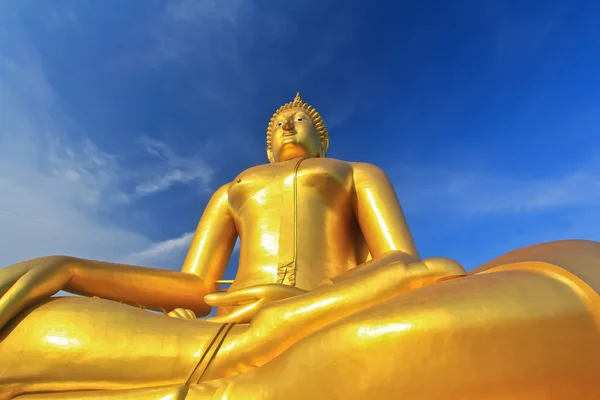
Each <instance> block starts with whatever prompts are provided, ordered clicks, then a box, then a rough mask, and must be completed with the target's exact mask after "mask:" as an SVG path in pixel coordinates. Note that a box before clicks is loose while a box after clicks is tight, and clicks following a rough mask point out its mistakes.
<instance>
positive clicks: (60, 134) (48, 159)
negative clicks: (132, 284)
mask: <svg viewBox="0 0 600 400" xmlns="http://www.w3.org/2000/svg"><path fill="white" fill-rule="evenodd" d="M4 29H6V26H5V27H4ZM11 32H12V33H13V36H12V42H10V43H9V42H7V41H5V40H3V41H0V45H1V46H2V49H3V50H4V51H3V52H2V56H1V57H0V86H1V88H2V90H0V171H1V174H0V193H2V197H1V199H0V227H1V229H0V243H1V244H2V252H1V253H0V267H1V266H5V265H8V264H11V263H14V262H17V261H21V260H23V259H27V258H32V257H37V256H43V255H49V254H69V255H73V256H79V257H89V258H96V259H105V260H106V259H108V260H116V259H120V258H121V257H123V256H124V255H127V254H132V253H133V254H135V253H136V252H140V251H143V249H148V248H154V253H152V254H155V255H156V256H157V257H158V256H159V254H160V253H161V251H166V250H168V247H165V246H162V247H161V246H158V247H156V245H154V244H153V240H152V239H151V238H149V237H148V236H147V235H145V234H143V233H140V232H138V231H137V230H136V229H135V227H125V226H120V225H118V224H116V223H115V222H114V221H112V220H111V219H109V218H107V217H106V216H107V215H109V214H110V213H113V212H114V211H116V210H118V209H120V208H123V207H125V208H123V209H124V210H125V209H127V208H126V207H129V206H130V205H131V203H133V202H135V201H138V200H139V199H140V198H142V197H145V196H148V195H151V194H155V193H158V192H161V191H166V190H168V189H169V188H171V187H172V186H173V185H176V184H191V183H195V182H198V184H199V185H200V186H201V187H205V186H206V185H208V184H209V183H210V182H211V179H212V174H213V171H212V169H211V168H210V167H208V166H207V165H206V164H204V163H203V162H202V160H201V159H200V158H198V157H184V156H181V155H179V154H178V153H177V152H176V151H175V150H174V149H172V148H171V147H169V146H168V145H167V144H165V143H162V142H160V141H157V140H150V139H141V140H140V143H139V147H138V149H137V150H133V152H137V153H138V154H146V155H148V156H149V157H148V160H146V162H145V163H142V164H140V165H132V164H130V163H127V159H126V157H124V155H123V154H116V153H110V152H107V151H104V150H103V149H101V148H100V147H99V146H98V145H97V144H96V143H95V142H94V141H93V140H92V139H90V138H89V137H88V136H87V135H86V132H85V130H84V129H83V128H82V127H80V126H78V124H77V123H76V122H75V121H74V120H73V119H72V118H70V115H69V114H68V113H67V112H66V111H65V109H64V107H63V103H62V101H61V98H60V96H59V95H58V94H57V92H56V91H55V90H54V88H53V84H52V82H51V80H50V79H49V78H48V77H47V75H46V73H45V71H44V68H43V63H42V62H41V61H40V60H39V58H38V54H37V52H36V51H34V50H33V49H32V48H30V47H28V43H27V41H26V40H24V39H23V38H21V37H19V35H18V29H16V30H13V31H11ZM126 156H128V157H129V156H131V151H129V153H128V154H126ZM184 236H185V235H184ZM184 239H185V238H184ZM183 242H185V240H183ZM183 242H182V243H183ZM149 254H150V253H148V254H147V256H146V258H144V259H145V260H147V261H148V262H152V260H151V258H149V257H150V255H149ZM154 264H156V263H154Z"/></svg>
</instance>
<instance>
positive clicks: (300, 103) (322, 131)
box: [267, 92, 329, 162]
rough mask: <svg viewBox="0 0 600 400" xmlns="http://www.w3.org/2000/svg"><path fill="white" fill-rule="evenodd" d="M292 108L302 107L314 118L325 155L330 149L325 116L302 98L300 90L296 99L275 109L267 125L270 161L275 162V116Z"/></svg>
mask: <svg viewBox="0 0 600 400" xmlns="http://www.w3.org/2000/svg"><path fill="white" fill-rule="evenodd" d="M291 108H301V109H303V110H304V111H306V112H307V113H308V115H310V118H311V119H312V121H313V123H314V124H315V128H316V129H317V132H318V133H319V136H320V137H321V146H322V148H323V156H325V155H326V154H327V150H328V149H329V134H328V132H327V127H326V126H325V122H323V118H321V115H320V114H319V113H318V112H317V110H315V109H314V107H312V106H311V105H309V104H307V103H305V102H304V100H302V96H301V95H300V92H298V93H296V97H294V100H292V101H291V102H289V103H286V104H284V105H282V106H281V107H279V109H278V110H277V111H275V113H274V114H273V116H272V117H271V120H270V121H269V126H268V127H267V156H268V157H269V161H271V162H273V153H272V151H271V137H272V136H273V122H274V121H275V118H277V115H279V113H280V112H282V111H285V110H289V109H291Z"/></svg>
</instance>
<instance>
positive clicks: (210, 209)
mask: <svg viewBox="0 0 600 400" xmlns="http://www.w3.org/2000/svg"><path fill="white" fill-rule="evenodd" d="M236 237H237V233H236V230H235V224H234V222H233V219H232V217H231V214H230V212H229V205H228V201H227V187H226V186H224V187H222V188H221V189H219V190H218V191H217V192H216V193H215V194H214V196H213V197H212V198H211V200H210V201H209V203H208V205H207V206H206V209H205V211H204V214H203V216H202V218H201V220H200V223H199V224H198V228H197V230H196V234H195V235H194V238H193V240H192V245H191V248H190V251H189V253H188V256H187V258H186V261H185V263H184V265H183V269H182V271H181V272H175V271H169V270H164V269H153V268H146V267H137V266H132V265H125V264H116V263H109V262H102V261H92V260H84V259H79V258H74V257H65V256H51V257H42V258H38V259H33V260H28V261H24V262H21V263H18V264H14V265H11V266H9V267H6V268H1V269H0V327H2V326H3V325H4V323H6V322H7V321H8V320H9V319H10V318H12V317H14V316H15V315H16V314H18V313H19V312H21V311H22V310H23V309H24V308H26V307H28V306H30V305H31V304H33V303H34V302H36V301H38V300H40V299H44V298H47V297H49V296H52V295H53V294H55V293H57V292H58V291H59V290H65V291H68V292H71V293H75V294H81V295H85V296H90V297H100V298H104V299H110V300H115V301H121V302H124V303H128V304H135V305H139V306H142V307H145V308H149V309H154V310H165V311H170V310H173V309H175V308H186V309H190V310H192V311H194V312H195V313H196V315H198V316H203V315H207V314H208V313H209V312H210V309H211V307H210V306H209V305H207V304H206V302H205V301H204V296H205V295H207V294H209V293H213V292H215V291H216V289H217V284H216V280H217V279H219V278H220V277H221V276H222V274H223V273H224V271H225V268H226V266H227V262H228V260H229V257H230V255H231V252H232V250H233V247H234V245H235V240H236Z"/></svg>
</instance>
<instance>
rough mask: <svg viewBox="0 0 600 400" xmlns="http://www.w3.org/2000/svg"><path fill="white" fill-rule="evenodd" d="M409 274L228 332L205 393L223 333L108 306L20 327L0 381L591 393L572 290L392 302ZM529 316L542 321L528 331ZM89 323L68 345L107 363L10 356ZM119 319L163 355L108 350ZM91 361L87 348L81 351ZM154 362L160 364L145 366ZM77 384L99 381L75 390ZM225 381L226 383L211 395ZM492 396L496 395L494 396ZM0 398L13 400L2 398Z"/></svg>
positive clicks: (116, 388)
mask: <svg viewBox="0 0 600 400" xmlns="http://www.w3.org/2000/svg"><path fill="white" fill-rule="evenodd" d="M407 271H408V270H407V269H406V268H405V267H404V266H394V265H390V266H389V267H384V268H381V269H378V270H377V271H369V272H368V273H366V274H364V275H362V276H360V277H359V276H353V277H351V278H350V279H347V280H345V281H342V282H339V283H336V284H334V285H332V286H328V287H322V288H319V289H317V290H315V291H313V292H310V293H307V294H304V295H301V296H298V297H296V298H292V299H288V300H283V301H280V302H276V303H273V304H272V305H269V306H266V307H265V309H263V310H262V311H261V312H260V313H259V314H258V315H257V317H256V318H255V320H253V322H252V324H250V325H249V326H235V327H233V329H232V330H231V331H230V334H229V336H227V338H226V339H225V341H224V342H223V345H222V346H221V349H220V350H219V352H218V354H217V356H216V357H215V359H214V361H213V362H212V363H211V365H210V366H209V367H208V368H207V369H206V371H205V374H204V377H203V381H205V383H200V384H197V385H195V384H194V382H191V383H192V384H191V385H186V384H185V383H186V382H187V379H188V378H189V374H190V371H192V370H193V369H194V367H195V365H196V364H197V362H198V354H200V353H202V352H203V351H204V350H205V349H206V348H207V347H208V345H209V342H210V341H211V340H212V338H213V337H214V336H215V334H216V332H217V331H218V328H219V325H217V324H212V323H208V322H204V321H181V320H177V319H169V318H166V317H163V316H160V315H154V314H151V313H147V312H144V311H141V310H136V309H134V308H131V307H128V306H123V305H120V304H118V303H112V302H105V301H103V300H94V299H76V298H69V299H61V300H55V301H53V302H50V303H47V304H45V305H42V306H39V307H37V308H34V309H33V310H32V311H30V312H29V314H28V315H24V316H21V317H19V319H18V321H16V322H15V323H14V324H12V325H11V327H10V328H9V330H8V331H5V332H4V336H3V337H2V339H1V340H2V342H1V343H0V353H2V354H3V355H4V354H8V355H9V356H10V354H11V353H10V352H11V351H16V350H17V349H19V351H20V352H21V354H20V357H17V356H15V357H14V358H11V359H8V360H7V359H4V358H3V360H2V361H0V363H1V364H4V363H7V362H8V365H10V366H11V369H10V370H8V373H9V375H6V374H4V375H0V376H1V377H0V382H1V384H2V385H3V386H4V387H5V388H10V387H11V384H12V385H13V387H16V385H15V384H16V383H17V382H35V378H36V373H39V372H40V371H47V370H50V369H61V368H62V373H63V374H64V375H62V376H57V378H56V380H55V381H54V382H46V384H49V386H47V387H44V383H41V384H38V385H37V386H36V385H34V384H31V385H29V386H28V387H24V386H22V385H21V388H20V389H19V391H17V390H15V391H13V393H14V394H17V393H23V392H26V393H27V392H28V393H31V392H49V391H53V392H57V391H62V393H55V394H26V395H25V396H22V397H19V399H22V400H25V399H38V400H39V399H57V398H60V399H108V398H111V399H112V398H115V399H148V400H149V399H165V398H172V399H187V400H193V399H204V398H227V399H234V400H235V399H252V398H257V399H265V400H266V399H281V398H285V399H286V400H293V399H296V398H297V399H300V398H312V399H328V398H353V399H362V398H364V399H370V398H390V397H389V396H390V393H394V396H393V398H415V396H416V397H418V398H420V399H429V398H431V399H434V398H442V397H443V398H448V395H456V396H458V397H457V398H464V399H477V398H514V399H517V398H574V397H573V394H574V392H573V390H576V388H577V387H580V386H581V383H582V382H583V381H586V382H587V381H590V382H594V380H593V376H592V375H593V371H594V370H596V368H591V369H585V368H583V366H588V367H589V366H590V365H592V364H593V363H595V364H594V366H595V367H600V349H598V346H595V345H596V344H597V343H596V341H597V327H596V325H595V321H594V319H593V318H592V317H590V316H588V315H586V314H585V313H582V299H581V297H580V296H579V295H578V293H576V291H574V289H573V288H572V287H571V286H569V285H567V284H565V283H564V282H561V281H560V280H556V279H551V278H549V277H548V276H547V275H545V274H540V273H537V272H533V271H519V270H516V271H507V272H500V273H490V274H484V275H476V276H469V277H464V278H461V279H455V280H450V281H447V282H441V283H439V284H436V285H431V286H429V287H427V288H422V289H420V290H416V291H413V292H411V293H405V294H404V295H402V296H398V295H399V294H400V293H402V292H405V291H406V290H407V289H411V288H413V287H414V282H415V280H411V278H412V277H413V276H411V274H410V273H409V272H407ZM411 282H412V283H411ZM417 286H418V285H417ZM540 299H543V301H540ZM94 301H95V302H96V304H101V305H102V306H95V305H94V303H93V302H94ZM105 303H110V307H113V308H111V309H108V308H106V307H104V304H105ZM507 304H508V305H507ZM94 307H96V308H94ZM77 310H78V311H77ZM557 310H558V311H557ZM533 311H535V314H536V316H537V318H536V319H530V318H529V319H528V317H530V316H531V314H532V312H533ZM90 312H92V313H94V312H99V314H96V320H95V321H86V320H85V318H84V319H83V321H82V323H81V324H80V325H81V326H83V328H82V329H85V327H86V324H87V323H90V324H91V323H95V328H96V329H95V330H93V331H92V334H91V335H89V336H88V337H87V338H85V337H83V336H82V335H79V336H78V335H76V334H73V335H71V336H68V335H66V337H67V338H69V339H72V340H81V341H84V340H89V341H90V343H92V342H94V341H98V340H100V341H102V340H108V341H111V342H114V343H115V346H114V353H113V355H112V356H110V355H109V356H108V359H101V358H97V357H96V358H94V357H84V358H83V361H82V362H79V363H77V362H69V360H68V359H67V360H66V362H63V363H62V364H61V360H62V359H64V358H65V357H67V358H68V356H69V354H61V343H60V341H57V342H56V343H46V345H47V347H46V348H43V347H42V346H44V344H43V343H38V345H39V347H33V348H31V349H22V344H21V345H20V346H21V348H18V347H15V346H17V345H19V344H18V343H19V341H20V339H21V340H22V339H28V338H26V337H24V336H23V335H25V334H26V332H25V331H28V332H29V334H36V332H35V327H36V324H37V323H39V322H40V319H45V318H55V321H57V322H58V325H57V324H55V329H59V331H58V332H60V321H61V318H81V317H83V316H84V315H88V313H90ZM36 313H37V314H36ZM102 313H105V314H102ZM142 314H143V315H144V316H143V317H142ZM548 316H552V317H553V318H546V317H548ZM146 317H147V318H152V319H153V321H150V322H151V323H152V326H154V324H155V323H156V320H154V319H155V318H159V319H160V318H164V320H163V321H164V324H163V328H161V329H164V331H162V330H161V331H159V332H151V331H148V332H145V329H143V328H142V327H144V326H149V324H147V322H145V321H144V318H146ZM128 318H129V319H131V318H133V319H134V320H135V322H136V325H135V326H136V327H137V328H136V329H137V331H136V335H137V336H136V338H135V339H132V340H133V341H135V342H140V343H141V342H143V341H144V340H146V341H148V342H150V343H155V341H156V340H157V338H158V337H162V339H161V340H162V342H161V343H162V345H163V346H162V347H161V348H159V349H158V350H157V349H150V350H148V353H144V352H143V351H142V349H144V348H145V347H143V346H142V347H136V346H133V351H135V352H137V353H131V352H130V353H127V348H126V347H124V348H123V347H120V346H119V345H118V343H119V342H118V341H116V340H117V338H118V339H119V340H122V341H125V342H127V340H126V338H127V334H131V333H133V332H131V331H128V329H129V327H128V325H127V322H126V321H127V320H128ZM19 321H20V322H19ZM70 326H71V327H72V325H70ZM117 329H118V330H119V331H118V333H117ZM132 329H133V328H132ZM107 332H108V333H107ZM111 332H113V333H111ZM63 333H64V332H63ZM542 333H543V335H542ZM37 334H38V335H42V333H37ZM165 335H166V336H165ZM40 337H41V336H40ZM44 337H46V338H47V337H51V335H49V334H48V333H46V335H45V336H44ZM63 337H65V336H64V335H63ZM29 339H31V338H29ZM171 341H175V342H177V345H175V343H174V342H173V343H171ZM491 342H493V343H494V347H493V348H490V343H491ZM129 343H130V344H131V342H129ZM591 343H593V344H594V346H595V347H594V346H590V344H591ZM126 344H127V343H125V344H124V345H123V346H125V345H126ZM567 344H568V345H567ZM63 346H64V348H68V346H65V345H64V344H63ZM549 348H552V349H553V351H552V352H550V351H548V349H549ZM93 349H94V347H93V346H92V345H90V348H89V349H87V350H93ZM496 349H497V350H496ZM171 350H172V351H171ZM152 351H158V352H159V353H160V356H159V357H156V358H153V356H152V354H151V352H152ZM511 351H512V352H513V353H514V352H518V353H519V355H520V356H521V357H516V356H515V354H511ZM28 352H29V353H28ZM75 356H76V355H75ZM88 356H89V354H88ZM582 357H583V358H585V361H584V362H582V361H581V360H582ZM31 360H35V361H36V365H35V366H32V365H31ZM516 360H519V362H518V363H516V362H515V361H516ZM71 361H73V360H71ZM44 363H46V364H47V365H43V364H44ZM86 363H87V364H86ZM1 364H0V366H1ZM5 365H6V364H5ZM578 366H581V367H582V368H579V367H578ZM474 368H475V369H474ZM474 370H476V371H477V374H476V376H475V374H473V373H472V372H473V371H474ZM11 371H15V372H14V373H13V372H11ZM19 371H21V372H19ZM23 371H25V372H23ZM86 371H87V373H88V374H90V376H92V377H93V379H95V381H94V380H92V381H90V380H87V381H84V380H80V381H79V382H78V381H77V379H78V377H80V376H83V375H82V374H84V373H85V372H86ZM107 371H108V372H110V371H112V373H113V375H112V379H113V381H112V382H111V381H110V379H108V378H107V376H106V375H104V376H101V375H102V373H108V372H107ZM531 371H534V374H531ZM240 373H241V374H240ZM11 374H12V375H11ZM19 374H20V375H19ZM27 374H29V375H27ZM499 374H500V375H501V376H502V379H498V376H499ZM26 375H27V376H26ZM124 376H125V377H127V378H128V379H129V380H128V381H124V380H123V379H122V378H123V377H124ZM541 376H543V377H544V379H547V378H548V376H555V377H556V380H555V382H557V385H555V386H553V387H549V388H548V390H549V391H548V393H551V394H552V396H551V397H547V396H546V397H539V396H538V397H536V395H543V394H547V393H539V392H537V391H539V387H540V385H536V384H537V383H539V382H537V381H536V379H537V378H540V377H541ZM221 377H231V378H226V379H221V380H216V381H212V382H206V381H207V380H212V379H217V378H221ZM11 379H12V380H11ZM60 379H62V381H60ZM590 379H592V380H590ZM432 382H434V383H435V382H437V384H434V385H432ZM439 382H443V384H439ZM515 383H516V384H521V386H523V384H527V385H530V389H529V392H528V391H527V390H528V389H527V387H525V388H523V387H521V388H520V389H522V390H521V391H520V393H525V396H522V397H519V396H517V397H515V395H514V390H515V387H514V384H515ZM498 384H500V385H502V386H501V387H490V385H496V386H497V385H498ZM150 386H151V387H150ZM546 386H548V385H546ZM542 387H544V385H542ZM581 387H584V386H581ZM590 387H591V386H590V385H589V384H588V385H587V389H588V390H589V388H590ZM595 387H596V388H598V386H597V385H596V386H595ZM98 389H100V391H96V392H90V391H88V392H84V391H83V390H98ZM101 389H111V390H110V391H106V390H101ZM73 390H79V391H80V392H72V391H73ZM598 390H600V389H598ZM66 391H71V392H70V393H66ZM511 391H512V392H511ZM5 393H9V395H10V392H7V391H6V389H5ZM490 393H493V396H492V397H490V396H489V394H490ZM511 393H512V394H511ZM486 394H487V397H486ZM575 394H576V393H575ZM598 394H600V393H599V392H596V393H592V395H598ZM5 396H7V395H5ZM386 396H387V397H386ZM503 396H504V397H503ZM511 396H512V397H511ZM527 396H529V397H527ZM532 396H533V397H532ZM561 396H562V397H561ZM565 396H566V397H565ZM450 397H452V396H450ZM575 397H577V396H575ZM578 398H584V397H578ZM590 398H596V397H593V396H592V397H590Z"/></svg>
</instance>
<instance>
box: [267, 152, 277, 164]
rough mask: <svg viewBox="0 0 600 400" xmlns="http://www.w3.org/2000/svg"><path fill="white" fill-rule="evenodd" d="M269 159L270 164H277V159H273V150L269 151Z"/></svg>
mask: <svg viewBox="0 0 600 400" xmlns="http://www.w3.org/2000/svg"><path fill="white" fill-rule="evenodd" d="M267 158H268V159H269V162H270V163H271V164H273V163H274V162H275V158H274V157H273V150H271V149H267Z"/></svg>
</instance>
